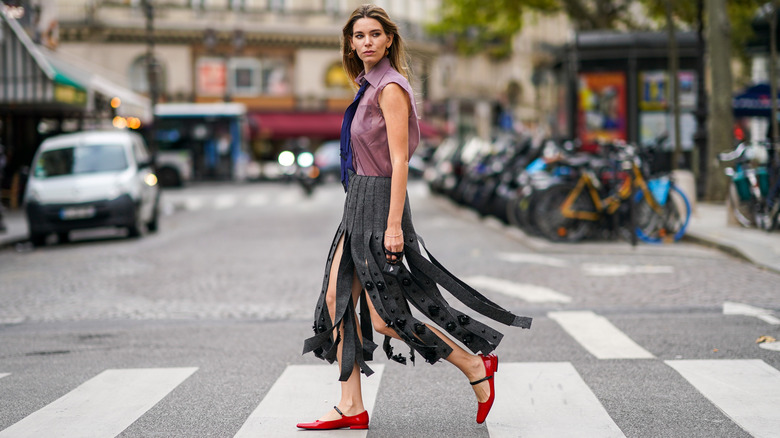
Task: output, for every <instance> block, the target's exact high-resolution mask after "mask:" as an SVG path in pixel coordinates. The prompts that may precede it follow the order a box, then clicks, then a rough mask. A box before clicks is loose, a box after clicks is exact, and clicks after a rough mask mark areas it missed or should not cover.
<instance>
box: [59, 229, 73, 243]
mask: <svg viewBox="0 0 780 438" xmlns="http://www.w3.org/2000/svg"><path fill="white" fill-rule="evenodd" d="M57 242H58V243H60V244H63V243H68V242H70V233H69V232H67V231H64V232H62V233H57Z"/></svg>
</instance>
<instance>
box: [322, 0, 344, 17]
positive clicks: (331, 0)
mask: <svg viewBox="0 0 780 438" xmlns="http://www.w3.org/2000/svg"><path fill="white" fill-rule="evenodd" d="M323 1H324V9H325V13H326V14H334V15H338V14H341V13H342V12H343V11H344V10H346V9H347V5H346V0H323Z"/></svg>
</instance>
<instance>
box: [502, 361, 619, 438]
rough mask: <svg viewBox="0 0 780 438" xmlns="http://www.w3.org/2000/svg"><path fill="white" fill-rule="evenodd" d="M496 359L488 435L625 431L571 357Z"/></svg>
mask: <svg viewBox="0 0 780 438" xmlns="http://www.w3.org/2000/svg"><path fill="white" fill-rule="evenodd" d="M499 365H500V366H499V367H498V369H499V371H500V372H499V373H498V374H496V377H495V378H496V379H497V382H500V384H498V383H497V388H500V390H498V389H497V390H496V401H495V403H494V404H493V409H492V410H491V411H490V416H489V417H488V420H487V427H488V431H489V433H490V437H491V438H503V437H512V438H514V437H518V436H521V437H524V438H533V437H540V438H547V437H568V436H585V437H604V438H609V437H625V435H624V434H623V432H622V431H621V430H620V428H619V427H618V426H617V424H615V421H614V420H612V417H610V415H609V413H607V411H606V410H605V409H604V406H602V404H601V402H600V401H599V399H598V398H596V396H595V395H594V394H593V392H592V391H591V390H590V388H589V387H588V385H587V384H586V383H585V381H583V380H582V377H580V375H579V373H577V370H575V369H574V366H572V365H571V364H570V363H568V362H543V363H507V364H504V363H500V364H499Z"/></svg>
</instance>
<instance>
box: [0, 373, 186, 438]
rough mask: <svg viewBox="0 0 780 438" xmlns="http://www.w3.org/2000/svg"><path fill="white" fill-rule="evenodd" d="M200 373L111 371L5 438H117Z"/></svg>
mask: <svg viewBox="0 0 780 438" xmlns="http://www.w3.org/2000/svg"><path fill="white" fill-rule="evenodd" d="M196 370H197V368H158V369H154V368H150V369H124V370H106V371H103V372H102V373H100V374H98V375H97V376H95V377H93V378H92V379H90V380H88V381H86V382H84V383H83V384H81V385H80V386H78V387H77V388H76V389H74V390H73V391H71V392H69V393H67V394H65V395H64V396H62V397H60V398H59V399H57V400H55V401H54V402H52V403H50V404H48V405H46V406H44V407H43V408H41V409H40V410H38V411H36V412H33V413H32V414H30V415H29V416H27V417H25V418H24V419H22V420H21V421H19V422H18V423H16V424H14V425H12V426H11V427H9V428H8V429H5V430H3V431H0V437H14V438H20V437H43V436H47V437H51V436H61V437H94V438H98V437H115V436H117V435H118V434H120V433H121V432H122V431H123V430H125V429H126V428H127V427H128V426H130V425H131V424H132V423H133V422H134V421H135V420H137V419H138V418H139V417H140V416H141V415H143V414H144V412H146V411H148V410H149V409H151V408H152V407H153V406H154V405H156V404H157V403H158V402H159V401H160V400H162V399H163V397H165V396H166V395H167V394H168V393H169V392H171V391H172V390H173V389H174V388H176V387H177V386H178V385H179V384H180V383H181V382H183V381H184V380H186V379H187V378H188V377H189V376H190V375H192V373H194V372H195V371H196Z"/></svg>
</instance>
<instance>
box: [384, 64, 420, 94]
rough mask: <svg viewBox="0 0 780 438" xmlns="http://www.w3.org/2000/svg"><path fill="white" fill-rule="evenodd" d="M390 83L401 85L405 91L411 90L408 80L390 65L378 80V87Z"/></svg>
mask: <svg viewBox="0 0 780 438" xmlns="http://www.w3.org/2000/svg"><path fill="white" fill-rule="evenodd" d="M390 83H397V84H398V85H400V86H401V87H403V88H404V89H405V90H406V91H411V89H412V86H411V85H410V84H409V80H408V79H406V77H404V75H402V74H401V73H399V72H398V70H396V69H394V68H392V67H390V68H388V69H387V72H386V73H385V74H384V76H383V77H382V80H381V82H380V87H384V86H385V85H387V84H390Z"/></svg>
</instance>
